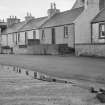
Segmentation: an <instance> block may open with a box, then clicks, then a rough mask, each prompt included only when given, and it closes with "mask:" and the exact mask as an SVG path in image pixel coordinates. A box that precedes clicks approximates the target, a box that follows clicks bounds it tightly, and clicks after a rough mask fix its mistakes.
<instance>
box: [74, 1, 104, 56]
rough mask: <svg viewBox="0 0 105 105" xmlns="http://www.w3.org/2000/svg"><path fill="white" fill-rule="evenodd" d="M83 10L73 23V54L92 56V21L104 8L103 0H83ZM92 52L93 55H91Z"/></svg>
mask: <svg viewBox="0 0 105 105" xmlns="http://www.w3.org/2000/svg"><path fill="white" fill-rule="evenodd" d="M84 2H85V9H84V11H83V13H82V14H81V15H80V16H79V18H78V19H77V20H76V21H75V52H76V55H89V56H90V55H94V54H95V53H96V52H97V51H96V52H94V51H95V50H92V49H95V47H96V46H95V45H93V44H92V31H93V30H92V27H93V26H92V24H91V22H92V20H93V18H94V17H95V16H96V15H97V14H98V13H99V12H100V11H101V10H102V9H103V8H104V7H105V0H84ZM93 52H94V53H93ZM100 55H101V54H100Z"/></svg>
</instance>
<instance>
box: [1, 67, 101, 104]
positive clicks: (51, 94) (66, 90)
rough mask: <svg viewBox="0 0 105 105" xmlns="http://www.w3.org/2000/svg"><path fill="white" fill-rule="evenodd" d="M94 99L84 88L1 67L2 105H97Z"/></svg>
mask: <svg viewBox="0 0 105 105" xmlns="http://www.w3.org/2000/svg"><path fill="white" fill-rule="evenodd" d="M94 97H95V95H94V94H91V93H89V91H88V90H85V89H83V88H79V87H76V86H72V85H70V84H61V83H51V82H43V81H39V80H35V79H32V78H30V77H27V76H25V75H24V76H23V74H18V73H16V72H15V71H13V68H12V67H5V66H0V105H87V104H88V105H95V103H97V104H98V103H99V102H98V101H97V100H95V98H94ZM100 105H101V104H100Z"/></svg>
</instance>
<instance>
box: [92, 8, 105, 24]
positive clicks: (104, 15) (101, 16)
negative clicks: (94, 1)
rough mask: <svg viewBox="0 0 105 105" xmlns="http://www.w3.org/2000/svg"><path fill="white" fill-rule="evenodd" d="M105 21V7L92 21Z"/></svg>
mask: <svg viewBox="0 0 105 105" xmlns="http://www.w3.org/2000/svg"><path fill="white" fill-rule="evenodd" d="M102 21H105V8H104V9H102V10H101V11H100V12H99V13H98V14H97V15H96V17H95V18H94V19H93V20H92V23H97V22H102Z"/></svg>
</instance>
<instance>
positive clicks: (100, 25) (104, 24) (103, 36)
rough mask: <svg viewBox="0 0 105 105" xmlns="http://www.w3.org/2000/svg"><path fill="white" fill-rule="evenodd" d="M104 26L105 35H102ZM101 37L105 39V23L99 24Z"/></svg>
mask: <svg viewBox="0 0 105 105" xmlns="http://www.w3.org/2000/svg"><path fill="white" fill-rule="evenodd" d="M102 26H104V31H103V32H104V35H102ZM99 39H105V23H100V24H99Z"/></svg>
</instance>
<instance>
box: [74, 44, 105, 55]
mask: <svg viewBox="0 0 105 105" xmlns="http://www.w3.org/2000/svg"><path fill="white" fill-rule="evenodd" d="M75 53H76V55H77V56H81V55H84V56H101V57H105V44H76V45H75Z"/></svg>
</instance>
